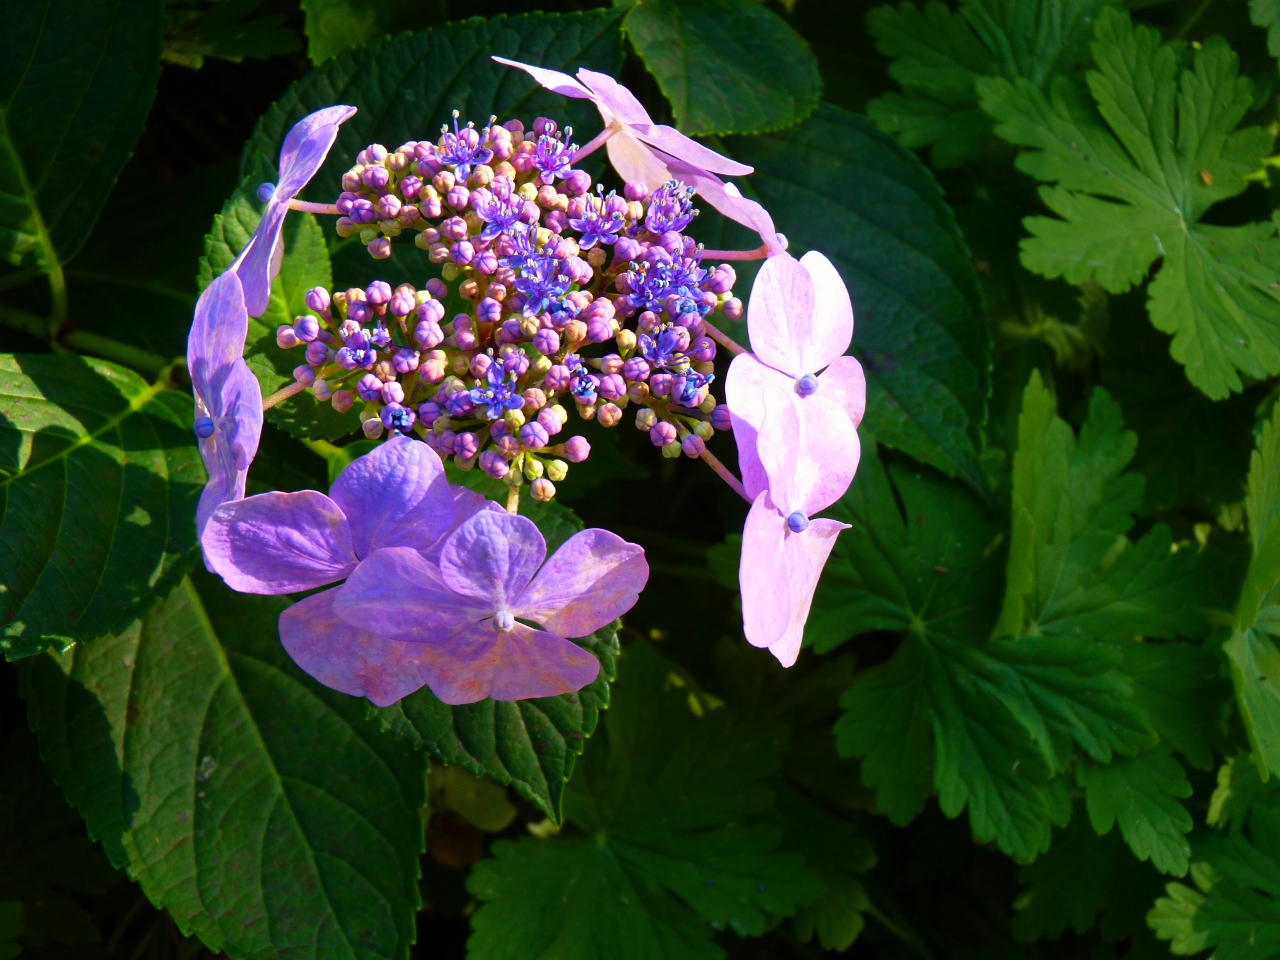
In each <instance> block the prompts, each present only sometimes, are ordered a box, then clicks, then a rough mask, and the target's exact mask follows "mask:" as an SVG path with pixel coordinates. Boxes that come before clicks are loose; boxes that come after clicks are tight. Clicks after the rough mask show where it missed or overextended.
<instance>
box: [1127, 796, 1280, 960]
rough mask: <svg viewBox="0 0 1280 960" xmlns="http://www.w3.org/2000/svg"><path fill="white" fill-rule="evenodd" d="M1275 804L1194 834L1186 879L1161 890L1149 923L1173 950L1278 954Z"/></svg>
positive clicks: (1241, 958)
mask: <svg viewBox="0 0 1280 960" xmlns="http://www.w3.org/2000/svg"><path fill="white" fill-rule="evenodd" d="M1278 840H1280V807H1277V805H1276V803H1275V801H1274V798H1273V799H1272V801H1271V802H1270V803H1267V804H1260V805H1257V806H1255V807H1254V808H1253V810H1252V812H1251V813H1250V815H1249V819H1248V824H1247V827H1246V828H1244V829H1240V830H1234V831H1232V832H1230V833H1228V834H1225V835H1224V834H1212V835H1197V837H1196V842H1195V849H1194V856H1195V861H1196V862H1195V863H1194V864H1193V865H1192V867H1191V879H1192V881H1193V882H1194V883H1195V888H1194V889H1193V888H1192V887H1189V886H1187V885H1185V884H1181V883H1171V884H1169V885H1168V886H1166V887H1165V892H1166V894H1167V896H1165V897H1162V898H1161V899H1159V900H1157V901H1156V904H1155V906H1154V907H1153V908H1152V910H1151V912H1150V913H1149V914H1148V915H1147V923H1149V924H1150V925H1151V928H1152V929H1153V930H1155V932H1156V936H1157V937H1159V938H1160V939H1161V940H1169V941H1172V942H1171V943H1170V949H1171V950H1172V951H1173V952H1174V953H1176V954H1182V955H1186V954H1195V953H1202V952H1203V951H1206V950H1209V949H1212V950H1213V953H1212V955H1211V957H1210V960H1265V958H1268V957H1274V956H1275V955H1276V954H1277V953H1278V952H1280V843H1278V842H1277V841H1278Z"/></svg>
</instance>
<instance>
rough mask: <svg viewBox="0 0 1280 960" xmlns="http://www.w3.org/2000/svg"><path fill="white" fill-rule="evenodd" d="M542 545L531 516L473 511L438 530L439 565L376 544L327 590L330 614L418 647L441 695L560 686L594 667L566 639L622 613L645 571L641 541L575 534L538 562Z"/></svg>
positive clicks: (448, 698) (477, 695)
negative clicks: (442, 534)
mask: <svg viewBox="0 0 1280 960" xmlns="http://www.w3.org/2000/svg"><path fill="white" fill-rule="evenodd" d="M546 549H547V548H546V541H545V540H544V539H543V537H542V534H541V533H539V532H538V528H537V527H536V526H534V524H533V522H532V521H530V520H529V519H527V518H525V517H521V516H514V515H511V514H506V513H500V512H486V513H481V514H477V515H475V516H473V517H471V518H470V519H469V520H467V521H466V522H465V523H463V524H462V525H461V526H459V527H458V529H457V530H456V531H455V532H453V533H452V534H450V535H449V536H448V537H447V538H446V540H445V542H444V545H443V548H442V550H441V552H440V558H439V562H438V563H432V562H431V561H429V560H427V559H426V558H424V557H423V556H422V554H421V553H419V552H418V551H416V550H411V549H406V548H399V549H387V550H379V551H377V552H376V554H375V555H374V556H371V557H370V559H369V561H368V562H367V563H366V564H363V565H362V566H361V567H360V569H358V570H357V571H356V572H355V573H354V574H353V575H352V577H351V579H350V580H349V581H348V582H347V583H346V584H345V585H344V586H342V587H340V588H338V590H337V591H335V594H336V595H335V597H334V600H333V603H332V610H333V612H334V613H335V614H336V615H337V616H338V617H339V618H340V619H341V620H342V621H344V622H345V623H347V624H348V625H349V627H350V628H351V629H352V630H354V631H360V632H362V633H368V634H373V635H376V636H381V637H386V638H389V639H393V640H399V641H402V642H404V643H406V644H414V643H416V645H417V646H418V647H420V648H421V653H420V654H419V655H418V657H417V658H416V662H417V663H418V664H419V665H420V666H419V670H418V671H417V675H416V678H415V679H418V678H420V679H419V683H420V684H421V683H425V684H426V685H428V686H430V687H431V690H432V692H433V693H434V694H435V695H436V696H437V697H438V698H439V699H440V700H442V701H443V702H445V703H450V704H460V703H472V702H475V701H477V700H482V699H484V698H486V697H492V698H494V699H500V700H517V699H524V698H526V697H547V696H554V695H557V694H561V693H568V692H570V691H572V690H578V689H581V688H582V687H584V686H586V685H587V684H588V683H590V682H591V681H592V680H594V679H595V678H596V676H597V675H598V673H599V670H600V666H599V662H598V661H597V660H596V658H595V657H594V656H592V655H591V654H590V653H588V652H587V651H586V650H584V649H583V648H582V647H580V646H578V645H577V644H575V643H573V642H572V641H571V640H569V639H566V638H568V637H581V636H586V635H588V634H590V633H591V632H592V631H594V630H598V629H600V628H601V627H603V626H605V625H606V624H608V623H609V622H611V621H612V620H614V619H615V618H617V617H618V616H620V615H621V614H623V613H625V612H626V611H627V610H629V609H631V607H632V606H633V605H634V604H635V602H636V599H637V598H638V597H639V594H640V591H641V590H642V589H643V588H644V585H645V583H646V582H647V580H648V576H649V568H648V564H647V563H646V562H645V559H644V551H643V550H642V549H641V548H640V547H638V546H636V545H635V544H631V543H627V542H626V541H625V540H623V539H621V538H620V537H618V536H616V535H615V534H612V533H610V532H608V531H606V530H596V529H590V530H583V531H581V532H580V533H577V534H575V535H574V536H573V537H571V538H569V540H568V541H566V542H565V544H564V545H563V546H562V547H561V548H560V549H559V550H558V551H556V553H555V555H554V556H552V557H551V558H550V560H547V561H546V562H545V564H544V562H543V561H544V559H545V558H546ZM539 568H541V569H539ZM523 621H530V622H533V623H537V624H539V625H540V627H541V629H539V628H536V627H530V626H527V625H526V624H525V623H524V622H523ZM375 702H377V700H376V699H375Z"/></svg>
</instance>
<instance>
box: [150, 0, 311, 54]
mask: <svg viewBox="0 0 1280 960" xmlns="http://www.w3.org/2000/svg"><path fill="white" fill-rule="evenodd" d="M261 6H262V0H166V2H165V5H164V13H165V29H164V59H165V60H167V61H169V62H170V63H180V64H182V65H183V66H187V67H192V68H193V69H196V70H199V69H200V67H202V66H203V65H204V58H205V57H219V58H221V59H223V60H231V61H233V62H235V63H239V62H240V61H241V60H243V59H244V58H245V57H257V58H262V59H265V58H266V57H275V56H279V55H281V54H285V53H293V51H295V50H297V49H298V48H299V47H301V46H302V41H301V39H300V38H299V37H298V35H297V34H296V33H295V32H294V31H293V30H291V29H289V28H288V27H286V26H284V22H285V18H284V17H282V16H280V15H279V14H268V15H266V16H262V17H252V14H253V13H254V11H256V10H257V9H258V8H259V7H261ZM250 17H252V19H250Z"/></svg>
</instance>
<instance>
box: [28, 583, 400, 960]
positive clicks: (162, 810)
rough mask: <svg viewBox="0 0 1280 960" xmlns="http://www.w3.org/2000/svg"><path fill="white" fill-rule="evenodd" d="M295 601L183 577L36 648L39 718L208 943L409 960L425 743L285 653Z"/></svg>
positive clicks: (49, 747)
mask: <svg viewBox="0 0 1280 960" xmlns="http://www.w3.org/2000/svg"><path fill="white" fill-rule="evenodd" d="M284 606H285V605H284V604H282V603H281V602H280V601H279V600H276V599H274V598H263V597H252V596H246V595H241V594H236V593H232V592H231V591H229V590H227V589H226V588H225V587H224V586H222V584H221V583H219V582H217V581H216V580H214V579H213V578H211V577H208V576H203V575H202V577H201V579H200V590H199V592H197V590H196V587H195V586H194V585H193V584H192V582H191V581H190V580H187V581H184V583H183V584H182V585H181V587H180V588H179V589H177V590H175V591H174V593H173V594H172V595H171V596H170V597H169V599H168V600H166V601H165V602H164V603H162V604H161V605H160V606H159V607H157V608H156V609H155V610H154V611H153V612H152V613H151V614H150V615H149V616H148V617H147V618H146V619H145V620H142V621H140V622H138V623H135V624H134V625H133V626H132V627H130V628H129V629H128V630H126V631H124V632H123V633H120V634H118V635H116V636H114V637H108V638H103V639H101V640H99V641H97V642H96V643H93V644H88V645H77V646H76V647H75V648H73V649H72V650H71V651H69V652H68V653H66V654H64V655H62V656H61V657H56V656H54V655H52V654H50V655H46V656H44V657H40V658H37V659H33V660H29V661H27V662H26V664H25V672H24V674H23V681H24V683H23V687H24V689H23V695H24V697H25V698H26V700H27V703H28V710H29V715H30V718H31V720H32V723H33V726H34V727H35V729H36V732H37V733H38V735H39V737H40V744H41V749H42V752H43V753H44V755H45V757H46V758H47V759H48V760H49V762H50V764H51V766H52V768H53V772H54V776H55V778H56V779H57V780H58V782H59V783H60V784H61V785H62V787H63V789H64V790H65V791H66V793H67V795H68V797H69V798H70V799H71V800H72V802H73V803H74V804H75V805H76V806H77V807H78V808H79V809H80V811H81V813H82V814H84V816H85V819H86V820H88V822H89V826H90V829H91V830H92V831H93V834H94V835H95V836H96V837H97V838H98V839H100V840H101V841H102V844H103V846H104V848H105V849H106V851H107V854H108V855H109V856H110V857H111V859H112V860H113V861H114V862H116V863H118V864H120V865H121V866H123V867H125V869H126V870H128V872H129V874H130V875H131V876H133V877H134V878H135V879H137V880H138V882H139V883H141V884H142V886H143V889H144V890H145V891H146V893H147V895H148V896H149V897H150V898H151V899H152V901H153V902H154V903H156V904H157V905H160V906H164V907H167V908H168V910H169V912H170V913H171V914H172V915H173V917H174V919H175V920H176V921H177V922H178V924H179V926H180V927H181V928H182V929H183V931H184V932H195V933H197V934H198V935H199V936H200V938H201V939H202V940H203V941H204V943H205V944H206V945H207V946H208V947H209V948H210V949H211V950H214V951H225V952H227V953H228V954H230V955H232V956H235V957H253V958H258V957H263V958H265V957H274V956H280V955H282V954H289V955H295V956H301V957H311V958H323V957H331V956H361V957H368V958H383V957H385V958H407V957H408V952H409V944H410V943H411V942H412V940H413V936H414V935H413V915H414V912H415V910H416V909H417V907H418V904H419V900H418V893H417V880H418V862H417V854H418V852H419V851H420V850H421V849H422V820H421V816H420V813H419V808H420V807H421V806H422V804H423V802H424V800H425V797H424V792H425V791H424V779H425V777H424V774H425V771H424V769H423V762H422V758H421V755H420V754H415V753H414V752H413V751H412V750H411V749H410V748H409V746H408V745H407V744H404V743H401V742H399V741H398V740H396V739H395V738H393V737H388V736H386V735H385V734H383V733H382V732H381V731H380V730H379V729H378V726H377V724H375V723H373V722H371V721H369V720H366V719H365V718H364V707H363V705H362V704H361V702H360V701H358V700H356V699H355V698H352V697H348V696H345V695H343V694H340V693H335V692H334V691H332V690H328V689H327V688H325V687H322V686H320V685H319V684H317V683H315V682H314V681H312V680H311V679H310V678H309V677H307V676H306V675H305V674H303V673H302V672H301V671H300V670H298V669H297V668H296V667H295V666H294V665H293V663H292V662H291V661H290V660H289V658H288V656H287V655H286V654H285V652H284V649H283V648H282V647H281V646H280V642H279V638H278V634H277V628H276V619H277V617H278V615H279V613H280V611H281V610H282V609H284Z"/></svg>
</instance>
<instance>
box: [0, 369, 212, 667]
mask: <svg viewBox="0 0 1280 960" xmlns="http://www.w3.org/2000/svg"><path fill="white" fill-rule="evenodd" d="M192 411H193V404H192V401H191V397H190V396H188V395H186V394H183V393H178V392H176V391H173V390H168V389H166V386H165V384H164V383H163V382H159V383H155V384H148V383H147V382H146V381H145V380H143V379H142V378H141V377H139V376H138V375H137V374H136V373H133V372H132V371H129V370H125V369H123V368H121V367H117V366H114V365H113V364H109V363H105V362H102V361H99V360H85V359H83V358H80V357H75V356H70V355H63V356H48V355H37V354H32V355H16V356H15V355H0V582H2V584H3V586H2V587H0V624H3V630H4V634H3V638H2V639H0V649H3V650H4V653H5V656H6V657H7V658H8V659H11V660H12V659H16V658H18V657H25V656H30V655H31V654H33V653H39V652H40V651H42V650H44V649H46V648H48V647H51V646H52V647H56V648H57V649H59V650H63V649H66V647H67V646H69V645H70V644H72V643H75V642H77V641H84V640H93V639H95V638H97V637H100V636H103V635H105V634H108V633H112V632H116V631H119V630H122V629H124V628H125V627H126V626H128V624H129V623H130V621H132V620H133V619H135V618H136V617H139V616H142V615H143V614H145V613H146V612H147V611H148V610H149V609H150V608H151V607H152V606H153V605H154V604H155V603H156V601H157V600H158V599H160V598H162V597H163V596H164V595H165V594H167V593H168V592H169V590H171V589H172V588H173V586H174V584H176V583H177V582H178V581H179V580H180V579H181V578H182V576H183V575H184V574H185V573H186V571H187V569H188V568H189V566H190V564H191V560H192V551H193V550H194V549H195V547H196V536H195V509H196V502H197V500H198V499H199V496H200V489H201V486H202V485H203V483H204V467H203V465H202V464H201V461H200V454H199V451H198V450H197V449H196V440H195V435H194V434H193V433H192V420H193V416H194V414H193V412H192Z"/></svg>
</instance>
